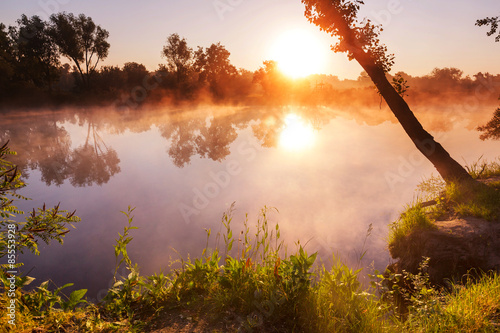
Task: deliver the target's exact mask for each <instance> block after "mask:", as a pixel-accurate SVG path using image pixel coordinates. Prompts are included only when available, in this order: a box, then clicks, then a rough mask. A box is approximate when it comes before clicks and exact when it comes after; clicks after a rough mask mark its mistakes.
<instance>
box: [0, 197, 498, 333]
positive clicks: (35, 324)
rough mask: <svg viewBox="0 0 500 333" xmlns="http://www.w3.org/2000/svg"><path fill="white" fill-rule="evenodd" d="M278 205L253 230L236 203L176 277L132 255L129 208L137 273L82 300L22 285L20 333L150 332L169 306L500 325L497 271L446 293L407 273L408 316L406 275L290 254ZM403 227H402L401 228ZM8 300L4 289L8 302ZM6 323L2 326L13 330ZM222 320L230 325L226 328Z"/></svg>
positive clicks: (247, 317) (122, 261)
mask: <svg viewBox="0 0 500 333" xmlns="http://www.w3.org/2000/svg"><path fill="white" fill-rule="evenodd" d="M271 211H273V209H271V208H267V207H264V209H262V211H261V212H260V215H259V217H258V219H257V222H256V224H255V226H254V227H253V228H251V227H249V223H248V219H246V220H245V221H244V223H243V230H241V231H239V232H237V231H235V230H234V227H233V217H232V212H233V206H232V207H231V209H230V210H228V211H227V212H226V213H224V214H223V217H222V221H221V231H220V232H218V233H217V234H216V235H214V236H215V237H214V238H212V236H213V235H212V232H211V230H206V232H207V242H206V247H205V249H204V250H203V251H202V253H201V255H200V256H199V257H197V258H191V257H188V258H186V259H182V258H181V259H179V260H177V261H176V262H174V263H172V270H171V271H170V272H169V273H167V274H155V275H152V276H142V275H140V274H139V268H138V266H137V264H134V263H133V261H132V259H131V258H130V256H129V254H128V252H127V245H128V244H129V243H130V242H131V241H132V239H133V238H132V230H134V229H135V227H133V216H132V212H133V209H131V208H129V210H128V211H126V212H124V213H125V215H126V217H127V220H128V224H127V226H125V228H124V232H123V233H121V234H119V237H118V238H117V239H116V244H115V247H114V248H115V256H116V269H115V271H116V272H117V271H118V270H119V268H120V267H121V266H125V268H126V269H127V270H128V274H126V276H118V275H117V274H115V284H114V286H113V287H112V288H111V289H110V290H109V293H108V295H107V296H106V297H105V298H104V300H103V301H102V302H101V303H99V304H89V303H81V302H82V301H83V298H82V297H83V291H79V294H78V295H73V296H71V295H70V296H69V297H68V298H66V297H65V296H63V295H62V294H61V290H62V289H63V288H64V287H63V288H58V289H56V290H55V291H49V288H48V286H47V285H42V286H41V287H39V288H37V289H35V290H33V291H31V292H26V291H24V290H22V288H20V289H19V290H18V292H19V299H21V300H23V301H22V302H23V304H25V306H24V307H22V308H20V309H19V318H22V323H23V324H22V325H20V326H19V327H16V328H15V329H14V330H13V331H14V332H16V331H17V332H21V331H26V330H28V329H33V328H40V329H43V330H46V331H51V332H67V331H78V332H148V331H151V330H154V328H158V327H161V325H164V324H162V323H164V320H163V319H162V318H163V316H165V314H168V313H169V312H174V313H177V314H178V313H181V314H182V313H184V312H187V313H189V318H190V321H191V322H193V323H194V324H196V322H198V321H201V322H204V323H205V324H206V325H208V326H205V327H208V328H207V329H206V331H216V329H218V331H228V330H229V331H238V332H259V331H263V330H264V329H265V331H266V332H462V331H467V332H475V331H494V329H495V328H497V327H498V326H497V324H498V313H499V311H500V309H499V307H500V296H499V295H500V290H499V288H500V278H499V277H498V275H494V274H493V275H488V276H485V277H483V278H482V279H481V280H479V281H478V282H477V283H474V281H472V280H469V281H468V282H467V283H466V284H465V285H455V286H454V288H453V290H452V292H446V291H442V290H439V289H436V288H435V287H433V286H431V285H430V283H429V279H428V276H427V275H426V274H425V273H424V269H423V270H422V272H421V273H419V274H415V275H412V274H410V273H404V274H403V275H404V276H403V277H402V278H404V281H409V282H408V283H410V284H411V285H412V288H411V289H406V290H403V291H401V290H400V291H399V292H400V293H402V294H403V295H404V296H405V297H406V300H407V302H408V304H409V306H408V308H407V309H408V313H406V315H405V316H401V315H399V310H400V309H399V308H398V307H397V305H396V304H395V303H393V301H392V300H391V297H388V296H390V295H391V294H393V293H394V289H392V287H390V285H389V284H387V283H385V282H387V280H392V281H397V280H399V279H400V278H401V277H400V276H396V275H394V274H393V275H390V274H388V273H386V274H385V275H383V274H379V273H378V272H376V274H374V275H373V276H372V282H373V287H370V288H369V289H365V288H363V287H362V285H361V283H360V282H359V274H360V272H361V270H362V269H357V270H354V269H352V268H350V267H348V266H346V265H345V264H344V263H342V262H341V261H340V260H338V259H337V258H335V257H332V262H331V264H332V265H331V268H329V269H327V268H326V267H325V266H324V265H323V264H321V265H318V264H316V253H313V254H309V253H307V251H306V249H305V248H304V247H302V246H300V245H299V244H300V243H297V244H298V245H297V248H296V249H294V251H292V254H290V255H288V254H287V252H288V250H287V248H286V246H285V243H284V241H283V240H282V239H281V232H280V227H279V225H278V224H277V223H272V221H271V220H270V212H271ZM408 211H409V213H407V214H405V216H404V217H403V218H404V219H406V220H405V221H407V222H404V223H408V225H411V224H412V223H413V224H417V225H421V224H422V223H423V224H424V225H426V223H427V222H422V220H425V219H423V216H424V215H425V214H423V212H422V208H421V207H419V205H418V204H417V205H415V206H414V207H411V208H410V209H409V210H408ZM399 228H400V231H398V232H402V233H403V229H402V228H403V227H402V225H401V226H400V227H399ZM369 233H370V229H369V232H368V235H369ZM360 236H361V237H362V235H360ZM210 244H214V245H213V247H211V245H210ZM363 253H364V252H363ZM174 267H175V268H174ZM423 267H424V268H425V263H424V266H423ZM393 286H397V284H393ZM394 288H396V287H394ZM57 297H59V298H57ZM26 300H32V301H26ZM6 301H7V297H6V295H5V293H3V294H2V296H1V297H0V303H1V304H0V306H3V305H4V304H6V303H5V302H6ZM35 301H36V302H38V303H35ZM51 302H52V303H51ZM64 302H65V303H64ZM78 303H80V304H79V305H78ZM63 304H66V305H63ZM41 310H43V311H42V312H41ZM4 320H5V319H4V318H2V321H0V328H3V329H6V328H7V327H8V326H7V324H6V322H5V321H4ZM222 322H223V323H225V325H227V326H225V327H226V328H225V329H221V328H220V327H219V326H217V325H218V323H222ZM207 323H208V324H207ZM159 325H160V326H159ZM195 326H196V325H195ZM192 327H193V326H192ZM192 327H191V328H192ZM210 327H216V328H213V329H210ZM228 327H229V328H228ZM9 328H10V327H9Z"/></svg>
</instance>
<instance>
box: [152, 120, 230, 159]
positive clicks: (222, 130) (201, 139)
mask: <svg viewBox="0 0 500 333" xmlns="http://www.w3.org/2000/svg"><path fill="white" fill-rule="evenodd" d="M234 118H235V117H217V118H215V117H211V118H209V119H205V118H204V117H200V118H194V119H193V118H191V119H187V120H177V121H172V122H168V123H167V124H163V125H161V126H160V130H161V133H162V136H163V137H164V138H166V139H169V140H171V142H170V147H169V149H168V155H169V156H170V157H171V158H172V160H173V163H174V165H175V166H177V167H180V168H182V167H183V166H185V165H187V164H189V163H190V162H191V157H192V156H193V155H195V154H197V155H199V156H200V157H208V158H210V159H212V160H214V161H222V160H223V159H225V158H226V156H228V155H229V154H230V150H229V145H230V144H231V143H232V142H233V141H234V140H236V138H237V137H238V134H237V133H236V126H237V124H236V123H233V121H234V120H235V119H234Z"/></svg>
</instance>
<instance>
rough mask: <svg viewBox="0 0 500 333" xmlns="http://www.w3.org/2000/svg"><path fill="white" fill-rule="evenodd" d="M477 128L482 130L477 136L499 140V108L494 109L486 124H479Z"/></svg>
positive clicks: (482, 138)
mask: <svg viewBox="0 0 500 333" xmlns="http://www.w3.org/2000/svg"><path fill="white" fill-rule="evenodd" d="M477 130H478V131H481V132H483V134H481V136H480V137H479V138H480V139H481V140H486V139H494V140H500V108H498V109H496V110H495V112H494V113H493V117H492V118H491V119H490V121H488V122H487V123H486V125H483V126H479V127H478V128H477Z"/></svg>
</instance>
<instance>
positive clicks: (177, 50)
mask: <svg viewBox="0 0 500 333" xmlns="http://www.w3.org/2000/svg"><path fill="white" fill-rule="evenodd" d="M162 56H163V57H164V58H165V59H166V60H167V69H168V71H170V72H173V73H175V74H176V79H177V84H178V85H180V84H181V83H183V82H184V81H185V80H186V78H187V75H188V73H189V71H190V69H191V66H192V65H193V49H191V48H190V47H188V45H187V41H186V39H185V38H182V39H181V38H180V37H179V35H178V34H171V35H170V36H169V37H168V38H167V44H166V45H164V46H163V51H162Z"/></svg>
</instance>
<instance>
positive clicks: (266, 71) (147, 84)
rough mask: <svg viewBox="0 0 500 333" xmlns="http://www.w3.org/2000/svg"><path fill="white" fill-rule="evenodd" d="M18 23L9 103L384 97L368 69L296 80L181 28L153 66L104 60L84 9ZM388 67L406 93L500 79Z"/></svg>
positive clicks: (6, 77) (5, 35)
mask: <svg viewBox="0 0 500 333" xmlns="http://www.w3.org/2000/svg"><path fill="white" fill-rule="evenodd" d="M490 21H491V20H490ZM490 21H488V22H486V23H484V24H487V23H490V24H491V22H490ZM16 23H17V24H16V25H15V26H9V27H6V26H5V25H4V24H2V23H0V107H4V108H5V107H13V106H43V105H44V104H45V105H57V104H67V103H69V104H71V103H73V104H77V105H81V104H94V103H100V104H114V105H117V106H125V107H132V108H136V107H138V106H139V105H141V104H142V103H144V102H146V103H160V102H162V103H165V102H170V103H177V102H182V101H197V102H215V103H230V104H250V105H252V104H253V105H257V104H266V105H268V104H273V105H276V104H285V103H286V104H289V103H296V104H325V105H355V104H357V105H378V103H379V95H377V92H376V91H375V89H373V84H372V83H371V80H370V79H369V77H368V75H367V73H366V72H363V73H361V75H360V76H359V78H358V79H357V80H340V79H339V78H338V77H335V76H332V75H311V76H309V77H307V78H304V79H296V80H291V79H289V78H288V77H286V76H285V75H284V74H282V73H281V72H280V70H279V69H278V64H277V63H276V62H275V61H272V60H268V61H264V62H263V65H262V66H261V67H260V68H259V69H258V70H256V71H254V72H252V71H248V70H245V69H242V68H236V67H235V66H234V65H232V64H231V62H230V60H229V57H230V52H229V51H228V50H227V49H226V48H225V46H224V45H222V44H221V43H216V44H215V43H214V44H212V45H210V46H209V47H205V48H204V47H201V46H198V47H197V48H196V49H193V48H191V47H190V46H189V45H188V42H187V40H186V39H185V38H182V37H180V36H179V35H178V34H176V33H174V34H171V35H170V36H168V37H167V39H166V42H165V45H164V46H163V48H162V57H163V58H164V63H162V64H160V65H159V66H158V68H157V69H156V70H154V71H149V70H148V69H147V68H146V67H145V66H144V65H143V64H140V63H136V62H127V63H125V64H124V65H123V66H122V67H118V66H109V65H106V66H103V65H102V61H103V60H104V59H105V58H106V57H107V56H108V52H109V48H110V44H109V42H108V38H109V32H108V31H107V30H105V29H103V28H102V27H101V26H99V25H96V24H95V23H94V22H93V20H92V18H90V17H87V16H85V15H84V14H80V15H78V16H76V15H74V14H71V13H70V14H68V13H57V14H53V15H52V16H50V18H49V20H48V21H43V20H42V19H40V17H38V16H32V17H27V16H26V15H22V16H21V18H20V19H19V20H17V22H16ZM492 27H493V24H492ZM387 75H388V77H389V78H393V79H394V80H393V81H394V82H396V83H397V82H399V84H400V85H401V84H403V83H404V84H407V85H408V87H406V88H405V93H404V94H405V95H407V97H406V98H409V99H412V98H413V99H421V98H423V97H426V98H427V97H429V96H437V95H442V94H451V95H453V94H477V93H478V91H482V90H485V89H486V90H487V89H491V86H492V82H499V81H500V75H493V74H489V73H477V74H476V75H474V76H473V77H469V76H464V75H463V72H462V71H461V70H460V69H457V68H441V69H439V68H436V69H434V70H433V71H432V73H430V74H429V75H426V76H423V77H412V76H410V75H408V74H406V73H404V72H399V73H396V75H395V76H391V75H389V74H387ZM398 80H399V81H398ZM486 90H485V91H486ZM484 95H485V93H483V94H482V95H481V96H484Z"/></svg>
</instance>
